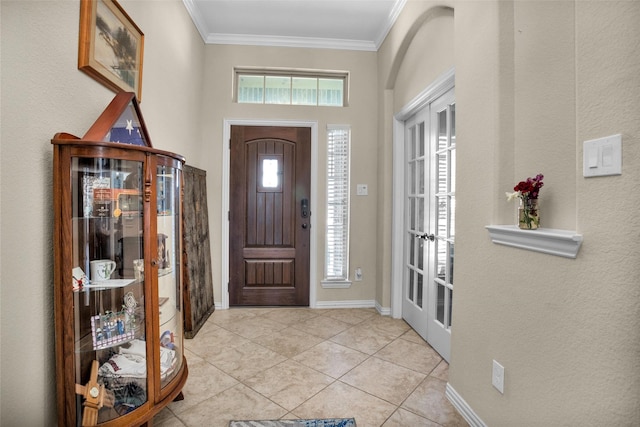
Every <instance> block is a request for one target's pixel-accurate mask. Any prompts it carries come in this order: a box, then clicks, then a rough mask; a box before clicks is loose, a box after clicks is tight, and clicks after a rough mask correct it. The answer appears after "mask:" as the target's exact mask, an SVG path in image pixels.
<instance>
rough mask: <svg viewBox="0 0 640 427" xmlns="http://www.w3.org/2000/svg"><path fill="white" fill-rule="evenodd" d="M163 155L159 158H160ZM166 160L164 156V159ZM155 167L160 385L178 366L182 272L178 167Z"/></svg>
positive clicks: (179, 362) (164, 383)
mask: <svg viewBox="0 0 640 427" xmlns="http://www.w3.org/2000/svg"><path fill="white" fill-rule="evenodd" d="M162 160H163V159H162V158H159V159H158V161H159V162H161V161H162ZM165 160H168V159H165ZM168 163H169V164H168V165H162V164H160V165H158V167H157V188H156V190H157V203H156V205H157V237H158V239H157V243H158V255H157V256H158V258H157V260H156V263H157V267H158V304H159V306H160V322H159V324H160V331H159V334H160V365H159V366H160V384H161V387H162V388H164V387H165V386H166V385H167V384H169V383H170V382H171V380H172V379H173V378H174V377H175V376H176V374H177V373H178V371H179V370H180V368H181V366H182V360H183V359H182V354H183V349H182V342H183V341H182V331H183V327H182V322H183V318H182V274H181V269H180V267H181V265H180V259H181V257H180V255H181V252H180V251H181V247H182V246H181V240H180V239H181V236H182V233H181V224H182V223H181V220H180V218H181V215H180V212H181V206H180V196H181V195H180V177H181V175H180V170H179V169H178V168H177V167H175V165H172V163H173V162H172V161H168Z"/></svg>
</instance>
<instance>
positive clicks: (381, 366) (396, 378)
mask: <svg viewBox="0 0 640 427" xmlns="http://www.w3.org/2000/svg"><path fill="white" fill-rule="evenodd" d="M425 378H426V375H424V374H420V373H418V372H416V371H412V370H411V369H407V368H403V367H402V366H398V365H395V364H393V363H390V362H387V361H384V360H382V359H378V358H377V357H371V358H369V359H367V360H365V361H364V362H363V363H362V364H360V365H358V366H357V367H355V368H354V369H353V370H351V371H350V372H349V373H348V374H346V375H344V376H343V377H341V378H340V381H342V382H344V383H347V384H349V385H352V386H354V387H356V388H358V389H360V390H362V391H366V392H367V393H369V394H372V395H374V396H376V397H379V398H381V399H384V400H386V401H387V402H391V403H393V404H394V405H400V404H401V403H402V402H403V401H404V400H405V399H406V398H407V396H409V394H410V393H411V392H412V391H413V390H414V389H415V388H416V387H417V386H418V384H420V383H421V382H422V381H423V380H424V379H425Z"/></svg>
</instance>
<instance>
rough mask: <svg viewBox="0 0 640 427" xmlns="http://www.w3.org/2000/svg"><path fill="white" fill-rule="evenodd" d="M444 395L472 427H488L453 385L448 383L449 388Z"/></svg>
mask: <svg viewBox="0 0 640 427" xmlns="http://www.w3.org/2000/svg"><path fill="white" fill-rule="evenodd" d="M444 395H445V396H446V397H447V399H449V402H451V404H452V405H453V406H454V408H456V409H457V410H458V412H460V415H462V417H463V418H464V419H465V420H466V421H467V422H468V423H469V425H470V426H472V427H487V425H486V424H485V423H484V422H483V421H482V420H481V419H480V417H479V416H477V415H476V413H475V412H473V409H471V407H470V406H469V405H468V404H467V402H465V400H464V399H463V398H462V396H460V395H459V394H458V392H456V391H455V390H454V388H453V387H451V384H449V383H447V388H446V390H445V393H444Z"/></svg>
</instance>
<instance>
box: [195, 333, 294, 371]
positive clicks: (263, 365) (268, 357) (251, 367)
mask: <svg viewBox="0 0 640 427" xmlns="http://www.w3.org/2000/svg"><path fill="white" fill-rule="evenodd" d="M206 360H207V361H208V362H209V363H211V364H212V365H214V366H215V367H217V368H218V369H220V370H222V371H223V372H224V373H226V374H228V375H231V376H232V377H234V378H236V379H238V380H240V381H243V380H246V379H249V378H251V377H253V376H254V375H256V374H258V373H260V372H262V371H264V370H265V369H269V368H270V367H272V366H274V365H277V364H278V363H280V362H282V361H284V360H286V357H284V356H281V355H279V354H278V353H276V352H274V351H271V350H269V349H268V348H265V347H263V346H261V345H258V344H255V343H252V342H249V343H246V344H244V345H241V346H238V347H234V348H229V349H227V350H225V351H223V352H221V353H219V354H215V355H213V356H210V357H207V358H206Z"/></svg>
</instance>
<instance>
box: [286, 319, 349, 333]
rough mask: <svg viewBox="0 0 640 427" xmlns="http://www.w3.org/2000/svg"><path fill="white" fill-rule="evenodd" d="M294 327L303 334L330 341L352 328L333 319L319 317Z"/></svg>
mask: <svg viewBox="0 0 640 427" xmlns="http://www.w3.org/2000/svg"><path fill="white" fill-rule="evenodd" d="M293 327H294V328H296V329H298V330H300V331H302V332H306V333H308V334H312V335H315V336H317V337H320V338H324V339H328V338H331V337H332V336H334V335H336V334H339V333H340V332H342V331H344V330H345V329H347V328H349V327H351V325H349V324H348V323H345V322H341V321H340V320H337V319H333V318H331V317H327V316H317V317H314V318H312V319H309V320H305V321H304V322H300V323H298V324H295V325H293Z"/></svg>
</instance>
